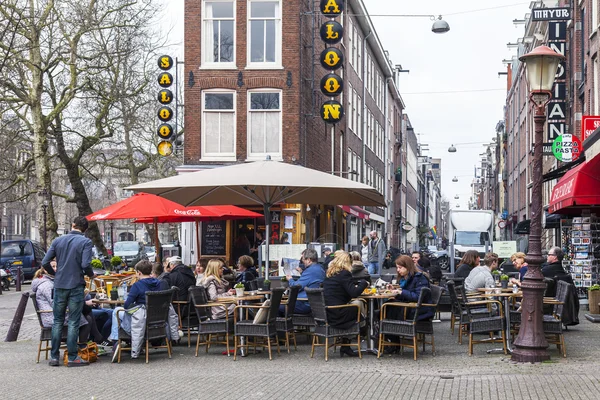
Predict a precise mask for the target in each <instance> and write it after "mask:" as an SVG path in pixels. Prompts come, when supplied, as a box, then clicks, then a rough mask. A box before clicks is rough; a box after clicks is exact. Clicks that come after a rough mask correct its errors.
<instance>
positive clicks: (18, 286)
mask: <svg viewBox="0 0 600 400" xmlns="http://www.w3.org/2000/svg"><path fill="white" fill-rule="evenodd" d="M21 271H22V267H21V266H20V265H19V266H18V267H17V280H16V283H15V284H16V286H17V288H16V289H15V290H16V291H17V292H20V291H21V283H23V282H21Z"/></svg>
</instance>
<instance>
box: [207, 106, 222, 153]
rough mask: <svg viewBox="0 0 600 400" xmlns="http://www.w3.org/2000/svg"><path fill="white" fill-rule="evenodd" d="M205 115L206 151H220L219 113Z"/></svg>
mask: <svg viewBox="0 0 600 400" xmlns="http://www.w3.org/2000/svg"><path fill="white" fill-rule="evenodd" d="M204 115H205V118H204V147H205V150H204V151H205V152H206V153H218V152H219V113H206V114H204Z"/></svg>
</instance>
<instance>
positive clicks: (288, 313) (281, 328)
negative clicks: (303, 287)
mask: <svg viewBox="0 0 600 400" xmlns="http://www.w3.org/2000/svg"><path fill="white" fill-rule="evenodd" d="M299 291H300V286H292V287H291V288H290V294H289V296H288V300H287V303H286V305H285V316H283V317H277V332H281V333H285V347H286V348H287V351H288V353H289V352H290V336H292V337H293V338H294V350H297V348H296V333H295V329H294V320H293V317H294V308H296V299H297V298H298V292H299Z"/></svg>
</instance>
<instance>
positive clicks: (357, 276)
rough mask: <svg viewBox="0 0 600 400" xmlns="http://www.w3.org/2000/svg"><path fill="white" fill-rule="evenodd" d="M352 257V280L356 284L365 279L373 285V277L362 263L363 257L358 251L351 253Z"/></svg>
mask: <svg viewBox="0 0 600 400" xmlns="http://www.w3.org/2000/svg"><path fill="white" fill-rule="evenodd" d="M350 256H351V257H352V271H351V272H352V278H354V280H355V281H356V282H358V281H360V280H361V279H364V280H366V281H367V282H368V283H371V275H369V271H368V270H367V269H366V268H365V264H363V262H362V255H361V254H360V253H359V252H358V251H353V252H352V253H350ZM336 257H337V256H336Z"/></svg>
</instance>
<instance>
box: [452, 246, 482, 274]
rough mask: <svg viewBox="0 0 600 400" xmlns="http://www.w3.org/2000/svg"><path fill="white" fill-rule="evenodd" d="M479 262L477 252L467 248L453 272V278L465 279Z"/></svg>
mask: <svg viewBox="0 0 600 400" xmlns="http://www.w3.org/2000/svg"><path fill="white" fill-rule="evenodd" d="M479 263H480V260H479V253H478V252H477V251H476V250H468V251H467V252H466V253H465V255H464V256H463V258H462V259H461V260H460V265H459V266H458V268H457V269H456V272H455V273H454V277H455V278H462V279H467V276H469V274H470V273H471V270H472V269H473V268H475V267H478V266H479Z"/></svg>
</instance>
